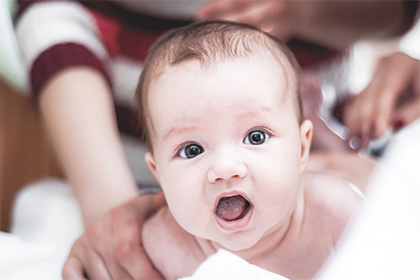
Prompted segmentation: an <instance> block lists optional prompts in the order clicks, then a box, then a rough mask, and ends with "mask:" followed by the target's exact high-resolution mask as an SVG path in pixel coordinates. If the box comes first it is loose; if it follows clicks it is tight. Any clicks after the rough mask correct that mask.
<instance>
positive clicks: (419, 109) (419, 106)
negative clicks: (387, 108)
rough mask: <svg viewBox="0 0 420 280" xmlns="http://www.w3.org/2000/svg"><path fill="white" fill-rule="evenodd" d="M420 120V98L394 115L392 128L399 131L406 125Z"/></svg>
mask: <svg viewBox="0 0 420 280" xmlns="http://www.w3.org/2000/svg"><path fill="white" fill-rule="evenodd" d="M419 118H420V98H416V99H415V100H413V101H412V102H410V103H408V104H406V105H404V106H402V107H401V108H399V109H398V110H397V111H396V112H395V113H394V115H393V117H392V121H391V126H392V127H393V128H394V130H396V131H398V130H399V129H401V128H402V127H404V126H405V125H407V124H409V123H411V122H413V121H415V120H418V119H419Z"/></svg>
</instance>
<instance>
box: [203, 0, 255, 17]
mask: <svg viewBox="0 0 420 280" xmlns="http://www.w3.org/2000/svg"><path fill="white" fill-rule="evenodd" d="M253 2H254V1H246V0H214V1H210V2H209V3H207V4H205V5H203V6H202V7H201V8H200V9H199V11H198V12H197V14H196V18H197V19H198V20H205V19H222V18H223V17H224V16H225V15H226V14H230V13H232V12H235V11H240V10H242V9H245V8H246V7H248V6H249V5H252V4H253Z"/></svg>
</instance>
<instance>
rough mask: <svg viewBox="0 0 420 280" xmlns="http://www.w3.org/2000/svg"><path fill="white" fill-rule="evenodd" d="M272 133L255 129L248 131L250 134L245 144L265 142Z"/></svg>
mask: <svg viewBox="0 0 420 280" xmlns="http://www.w3.org/2000/svg"><path fill="white" fill-rule="evenodd" d="M268 138H270V135H268V134H267V133H266V132H264V131H261V130H254V131H251V132H250V133H248V135H247V136H246V137H245V139H244V144H251V145H261V144H263V143H264V142H265V141H266V140H267V139H268Z"/></svg>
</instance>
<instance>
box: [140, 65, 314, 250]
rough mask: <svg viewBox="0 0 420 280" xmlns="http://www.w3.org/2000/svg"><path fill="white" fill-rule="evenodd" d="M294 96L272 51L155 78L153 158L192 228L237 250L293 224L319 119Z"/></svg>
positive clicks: (176, 211)
mask: <svg viewBox="0 0 420 280" xmlns="http://www.w3.org/2000/svg"><path fill="white" fill-rule="evenodd" d="M289 70H290V71H292V70H291V69H286V71H289ZM286 94H287V92H286V82H285V78H284V74H283V71H282V70H281V69H280V66H279V65H278V63H277V62H276V61H274V60H273V59H270V58H267V59H258V61H253V60H245V61H238V60H237V61H225V62H219V63H216V64H215V65H213V66H210V67H209V68H201V67H200V65H199V63H198V62H188V63H185V64H182V65H179V66H176V67H171V68H169V69H166V70H165V72H164V74H163V75H162V76H161V77H160V78H159V79H158V80H157V81H156V82H155V83H154V84H153V85H152V87H151V89H150V97H149V104H148V106H149V111H150V114H151V115H150V118H151V120H152V126H153V127H152V128H151V140H152V143H153V151H154V152H153V155H152V154H150V153H149V154H148V155H147V156H146V160H147V161H148V163H149V165H150V167H151V169H152V171H153V172H154V173H155V176H156V177H157V179H158V181H159V182H160V184H161V186H162V188H163V191H164V193H165V196H166V200H167V202H168V205H169V208H170V210H171V212H172V214H173V216H174V218H175V219H176V220H177V222H178V223H179V224H180V225H181V226H182V227H183V228H184V229H185V230H187V231H188V232H190V233H191V234H193V235H196V236H198V237H201V238H205V239H209V240H213V241H216V242H217V243H219V244H220V245H222V246H224V247H226V248H228V249H230V250H235V251H236V250H243V249H246V248H249V247H251V246H253V245H254V244H256V243H257V242H258V241H259V240H260V239H261V238H263V237H264V236H267V235H268V234H269V233H270V232H271V231H274V230H276V229H278V227H280V226H282V225H284V224H285V223H287V221H288V219H289V218H290V216H291V214H292V212H293V210H294V207H295V205H296V197H297V193H298V179H299V174H300V172H301V171H302V170H303V168H304V163H305V162H306V153H305V151H306V149H309V143H310V134H311V124H310V123H308V122H304V124H303V125H302V126H301V127H299V123H298V118H297V113H296V112H295V111H294V106H293V104H292V99H291V98H290V97H289V98H287V97H285V96H286ZM288 94H290V93H288ZM302 152H303V154H304V155H302Z"/></svg>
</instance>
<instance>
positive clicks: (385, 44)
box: [0, 0, 420, 231]
mask: <svg viewBox="0 0 420 280" xmlns="http://www.w3.org/2000/svg"><path fill="white" fill-rule="evenodd" d="M13 2H14V1H13V0H11V1H10V0H2V1H1V3H0V5H1V8H0V21H1V23H0V26H1V29H0V66H1V73H0V74H1V76H0V230H1V231H8V230H9V229H10V213H11V209H12V204H13V199H14V198H15V196H16V194H17V192H18V191H19V190H20V189H21V188H22V187H24V186H25V185H27V184H29V183H31V182H34V181H36V180H38V179H41V178H45V177H59V178H62V177H63V172H62V170H61V169H60V166H59V164H58V161H57V160H56V158H55V155H54V152H53V149H52V146H51V143H50V142H49V139H48V136H47V134H46V130H45V128H44V126H43V124H42V121H41V118H40V115H39V111H38V110H37V109H36V106H35V105H34V102H33V100H32V99H31V98H30V97H29V95H28V94H27V84H25V83H27V81H25V79H26V78H25V73H23V72H22V71H23V67H20V65H19V64H20V63H22V61H21V60H22V58H21V57H20V55H19V50H17V49H18V44H17V42H14V41H13V40H14V39H13V35H12V34H10V32H11V30H13V20H12V17H11V15H12V9H13V7H12V6H13V5H14V3H13ZM396 51H402V52H405V53H407V54H408V55H410V56H412V57H415V58H417V59H420V24H417V26H416V27H415V28H413V29H412V30H411V31H410V32H409V33H407V34H406V35H404V36H401V37H398V38H393V39H390V40H375V41H360V42H358V43H356V44H355V45H354V46H353V47H352V48H351V50H350V55H349V59H348V62H347V67H348V69H347V71H348V76H347V78H348V81H347V82H348V85H349V88H350V90H351V91H352V92H354V93H357V92H360V91H361V90H363V88H364V87H366V85H367V84H368V82H369V81H370V79H371V77H372V73H373V70H374V68H375V65H376V63H377V61H378V59H380V58H381V57H383V56H385V55H387V54H390V53H393V52H396ZM22 81H24V82H22Z"/></svg>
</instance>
